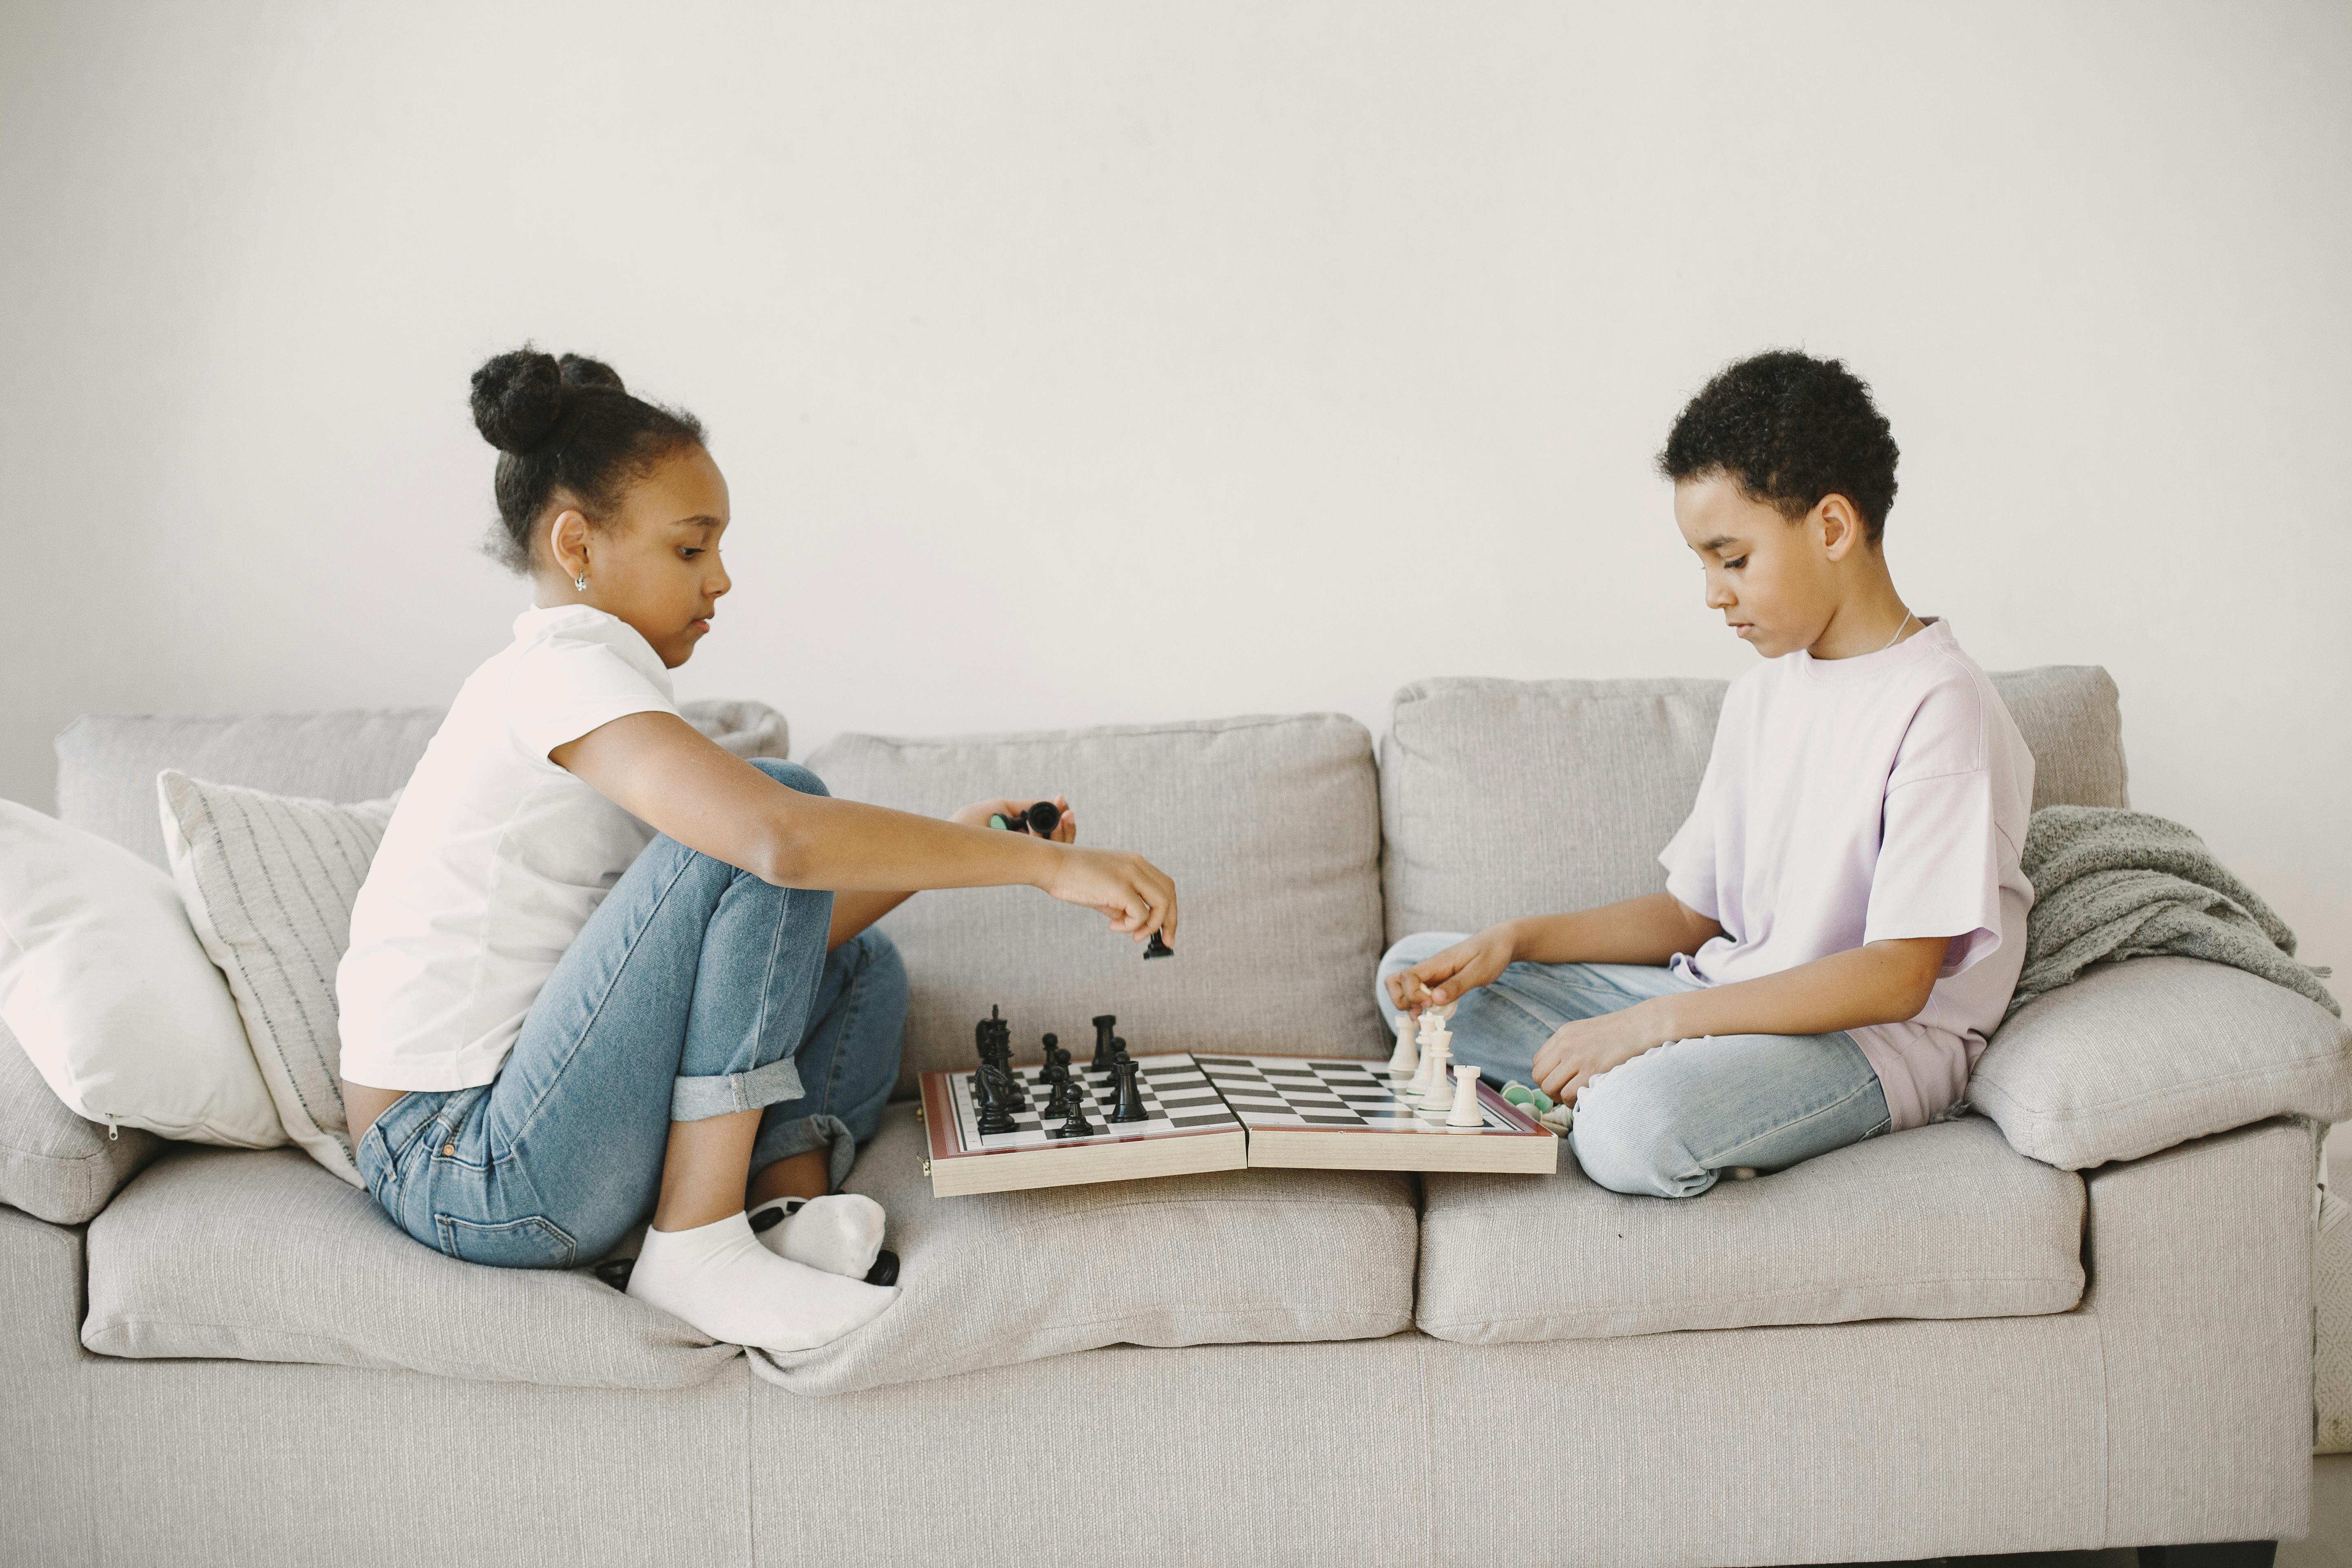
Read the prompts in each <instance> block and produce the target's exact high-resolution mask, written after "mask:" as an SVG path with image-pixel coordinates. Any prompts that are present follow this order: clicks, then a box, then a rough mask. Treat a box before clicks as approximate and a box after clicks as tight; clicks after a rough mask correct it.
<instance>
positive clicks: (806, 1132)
mask: <svg viewBox="0 0 2352 1568" xmlns="http://www.w3.org/2000/svg"><path fill="white" fill-rule="evenodd" d="M812 1149H823V1150H824V1151H825V1156H824V1166H825V1170H824V1190H825V1191H826V1192H828V1193H837V1192H839V1191H841V1184H842V1183H844V1182H845V1181H847V1180H849V1167H850V1166H852V1165H855V1164H856V1163H857V1135H856V1133H854V1132H852V1131H850V1130H849V1123H848V1122H846V1121H843V1120H842V1119H841V1118H840V1117H838V1116H826V1115H824V1114H822V1113H820V1114H818V1115H815V1116H795V1117H793V1119H792V1120H791V1121H780V1122H777V1123H775V1124H773V1125H772V1126H768V1127H762V1128H761V1129H760V1142H759V1143H758V1144H757V1145H756V1146H755V1147H754V1148H753V1149H752V1151H751V1169H752V1172H753V1173H754V1174H756V1173H759V1172H761V1171H764V1170H766V1169H767V1168H768V1167H769V1166H771V1165H772V1164H774V1163H776V1162H777V1161H779V1160H789V1159H791V1158H792V1157H793V1155H795V1154H805V1153H807V1152H809V1151H810V1150H812Z"/></svg>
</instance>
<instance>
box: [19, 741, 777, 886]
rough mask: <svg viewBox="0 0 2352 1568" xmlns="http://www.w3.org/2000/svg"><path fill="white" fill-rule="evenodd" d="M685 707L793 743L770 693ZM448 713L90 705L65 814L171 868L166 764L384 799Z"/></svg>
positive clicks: (764, 750)
mask: <svg viewBox="0 0 2352 1568" xmlns="http://www.w3.org/2000/svg"><path fill="white" fill-rule="evenodd" d="M678 710H679V711H680V712H681V713H683V714H684V715H685V716H686V719H687V721H688V722H689V723H691V724H692V725H693V726H694V727H695V728H696V729H698V730H700V731H702V732H703V733H704V734H706V735H709V736H710V737H711V738H712V739H713V740H715V741H717V742H719V744H720V745H722V746H725V747H726V748H727V749H728V750H729V751H730V752H734V753H735V754H736V755H737V756H740V757H782V756H783V755H784V754H785V753H786V752H787V749H788V743H789V741H790V736H789V734H788V733H787V731H786V730H785V727H784V721H783V716H782V714H780V713H778V712H777V711H776V710H774V709H772V708H771V707H769V706H768V705H767V704H766V703H764V702H741V701H735V702H685V703H680V704H679V705H678ZM443 711H444V710H441V709H438V708H404V709H393V710H381V711H368V710H361V709H345V710H338V711H332V712H324V713H285V714H264V715H260V716H257V717H253V718H245V719H173V718H158V717H153V716H150V715H145V714H87V715H85V716H83V717H82V718H79V719H77V720H75V721H73V722H72V723H71V724H69V725H68V726H67V727H66V730H65V732H64V733H62V734H60V735H59V736H58V742H57V748H58V816H60V817H62V818H64V819H65V820H66V821H68V822H70V823H73V824H74V825H76V826H79V827H86V828H88V829H89V831H90V832H92V833H95V834H97V835H98V836H99V837H101V838H110V839H112V840H113V841H114V842H115V843H117V844H120V845H121V846H122V847H124V848H126V849H128V850H130V851H131V853H133V854H135V855H140V856H142V857H144V858H146V859H148V860H150V861H152V862H153V863H154V864H155V865H157V866H163V865H165V864H166V863H167V862H166V860H165V858H164V854H163V835H162V833H161V832H160V831H159V827H160V824H159V823H158V821H157V818H156V816H155V775H156V774H157V773H161V772H162V771H163V769H165V768H178V769H180V770H181V771H182V772H184V773H194V774H195V775H196V776H197V777H199V778H207V779H215V780H218V781H219V782H220V783H222V784H244V785H246V786H247V787H248V788H251V789H266V790H268V791H269V792H270V793H271V794H273V795H311V796H315V797H317V798H319V799H321V800H372V799H373V798H375V797H376V796H378V795H390V794H392V793H393V792H394V790H396V789H398V788H400V786H401V785H403V784H406V783H407V782H408V775H409V774H410V773H412V772H414V771H415V767H416V759H417V758H419V757H421V756H423V755H424V754H425V742H428V741H430V740H432V739H433V732H434V731H436V730H438V729H439V728H440V727H441V716H442V713H443Z"/></svg>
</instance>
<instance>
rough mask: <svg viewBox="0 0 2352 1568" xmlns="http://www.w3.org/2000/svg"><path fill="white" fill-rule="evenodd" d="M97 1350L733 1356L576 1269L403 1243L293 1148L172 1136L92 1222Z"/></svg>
mask: <svg viewBox="0 0 2352 1568" xmlns="http://www.w3.org/2000/svg"><path fill="white" fill-rule="evenodd" d="M81 1337H82V1343H83V1344H84V1345H85V1346H87V1347H88V1348H89V1349H90V1350H92V1351H94V1352H98V1353H99V1354H100V1355H110V1356H130V1357H137V1358H150V1357H186V1356H194V1357H210V1358H215V1359H228V1360H236V1361H264V1362H269V1361H276V1362H321V1363H330V1364H333V1365H339V1366H372V1367H402V1368H406V1369H408V1370H410V1371H413V1372H426V1373H438V1374H440V1375H442V1376H446V1377H467V1378H477V1379H484V1380H489V1381H495V1382H516V1383H548V1384H572V1385H575V1386H581V1387H594V1388H682V1387H685V1386H687V1385H688V1384H697V1383H700V1382H702V1381H703V1380H704V1379H706V1378H709V1377H710V1376H712V1375H713V1374H714V1373H717V1372H718V1370H719V1367H720V1366H721V1365H722V1364H723V1363H726V1362H728V1361H730V1360H731V1359H733V1358H734V1356H735V1355H736V1354H737V1353H738V1352H737V1350H736V1348H735V1347H734V1346H732V1345H714V1344H712V1343H710V1342H709V1341H708V1340H706V1339H704V1338H703V1337H702V1336H701V1335H699V1334H698V1333H696V1332H695V1331H693V1330H692V1329H689V1328H688V1327H687V1326H686V1325H685V1324H684V1323H681V1322H679V1321H677V1319H676V1318H673V1317H671V1316H670V1315H669V1314H668V1313H667V1312H663V1311H658V1310H656V1309H654V1308H652V1307H648V1306H646V1304H645V1303H643V1302H641V1301H633V1300H630V1299H629V1298H628V1297H626V1296H625V1295H623V1294H622V1293H621V1292H619V1291H618V1290H615V1289H612V1288H611V1287H610V1286H607V1285H605V1284H604V1283H603V1282H602V1281H600V1280H598V1279H596V1277H595V1276H594V1275H593V1273H591V1272H590V1271H589V1270H588V1269H586V1268H578V1269H571V1270H562V1271H557V1270H541V1269H529V1268H484V1267H482V1266H481V1265H479V1264H474V1263H461V1262H459V1261H458V1260H457V1259H456V1258H445V1257H443V1256H442V1255H441V1254H440V1253H438V1252H436V1251H435V1250H434V1249H433V1248H431V1247H425V1246H423V1245H422V1244H420V1243H418V1242H415V1241H414V1240H411V1239H410V1238H409V1237H408V1235H407V1234H406V1233H405V1232H404V1231H402V1230H401V1229H400V1228H399V1227H398V1226H394V1224H393V1223H392V1221H391V1220H390V1219H388V1218H386V1217H385V1215H384V1213H383V1210H382V1209H380V1208H378V1207H377V1206H376V1203H375V1200H374V1199H373V1198H372V1197H370V1196H369V1195H368V1194H366V1193H364V1192H362V1191H361V1190H359V1189H358V1188H356V1187H352V1186H348V1185H346V1184H343V1183H341V1182H339V1181H337V1180H336V1179H335V1178H334V1177H333V1176H331V1175H330V1174H328V1173H327V1172H325V1171H324V1170H321V1169H320V1167H319V1166H318V1165H317V1164H315V1163H312V1162H311V1161H310V1158H309V1157H308V1156H306V1155H305V1154H303V1153H302V1152H301V1151H299V1150H298V1149H277V1150H271V1151H269V1152H266V1153H247V1152H236V1153H230V1152H225V1151H217V1150H210V1149H195V1148H187V1149H177V1150H173V1152H170V1153H168V1154H166V1155H165V1156H164V1157H163V1159H161V1160H158V1161H157V1162H156V1163H153V1164H152V1165H150V1166H149V1167H148V1168H147V1169H146V1170H145V1171H144V1172H142V1173H141V1174H140V1175H139V1176H138V1177H137V1178H136V1179H135V1180H133V1181H132V1182H131V1184H130V1185H128V1186H127V1187H125V1188H124V1189H123V1190H122V1192H121V1194H119V1195H117V1196H116V1198H115V1200H114V1201H113V1202H112V1203H111V1204H110V1205H107V1207H106V1209H105V1212H103V1213H101V1214H100V1215H99V1216H98V1217H97V1218H96V1219H94V1220H92V1221H91V1222H90V1227H89V1311H88V1314H87V1316H86V1317H85V1318H84V1320H83V1322H82V1336H81Z"/></svg>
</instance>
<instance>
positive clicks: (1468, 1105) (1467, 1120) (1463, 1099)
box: [1445, 1062, 1486, 1127]
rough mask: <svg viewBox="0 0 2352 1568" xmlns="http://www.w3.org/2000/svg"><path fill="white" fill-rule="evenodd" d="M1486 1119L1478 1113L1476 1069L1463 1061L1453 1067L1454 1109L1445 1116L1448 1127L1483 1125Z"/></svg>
mask: <svg viewBox="0 0 2352 1568" xmlns="http://www.w3.org/2000/svg"><path fill="white" fill-rule="evenodd" d="M1445 1125H1447V1126H1448V1127H1483V1126H1485V1125H1486V1118H1485V1117H1484V1116H1481V1115H1480V1114H1479V1113H1478V1069H1477V1068H1474V1067H1472V1066H1470V1065H1469V1064H1468V1063H1466V1062H1465V1063H1464V1064H1463V1065H1462V1066H1460V1067H1458V1068H1454V1109H1453V1110H1452V1111H1450V1112H1449V1113H1448V1114H1447V1115H1446V1118H1445Z"/></svg>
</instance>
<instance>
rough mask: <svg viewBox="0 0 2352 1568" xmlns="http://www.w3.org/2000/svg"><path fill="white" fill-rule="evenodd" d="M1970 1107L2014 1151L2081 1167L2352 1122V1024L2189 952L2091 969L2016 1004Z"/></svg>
mask: <svg viewBox="0 0 2352 1568" xmlns="http://www.w3.org/2000/svg"><path fill="white" fill-rule="evenodd" d="M1969 1103H1970V1104H1971V1105H1973V1106H1974V1107H1975V1108H1976V1109H1977V1110H1979V1111H1981V1112H1982V1113H1983V1114H1985V1115H1987V1116H1989V1117H1990V1118H1992V1120H1993V1121H1995V1122H1997V1123H1998V1124H1999V1125H2000V1130H2001V1132H2002V1134H2003V1135H2004V1136H2005V1137H2007V1138H2008V1140H2009V1142H2010V1146H2011V1148H2013V1149H2015V1150H2016V1151H2017V1152H2019V1153H2021V1154H2027V1155H2031V1156H2032V1158H2034V1159H2036V1160H2040V1161H2042V1162H2043V1163H2047V1164H2052V1165H2055V1166H2057V1167H2059V1168H2060V1169H2061V1170H2066V1171H2079V1170H2084V1169H2086V1168H2087V1167H2090V1166H2093V1165H2102V1164H2105V1163H2107V1162H2109V1161H2111V1160H2136V1159H2138V1158H2139V1157H2140V1156H2142V1155H2145V1154H2152V1153H2155V1152H2157V1151H2158V1150H2161V1149H2169V1148H2171V1147H2172V1146H2173V1145H2174V1144H2176V1143H2182V1142H2187V1141H2189V1139H2192V1138H2203V1137H2208V1136H2210V1135H2211V1134H2213V1133H2216V1132H2226V1131H2229V1130H2230V1129H2231V1128H2233V1127H2245V1126H2250V1125H2252V1123H2254V1122H2257V1121H2267V1120H2269V1119H2270V1118H2272V1117H2274V1116H2308V1117H2312V1118H2314V1119H2315V1120H2317V1121H2345V1120H2347V1119H2352V1029H2347V1027H2346V1026H2345V1025H2344V1024H2343V1022H2342V1021H2341V1020H2339V1019H2337V1018H2335V1017H2332V1016H2329V1014H2328V1013H2327V1011H2326V1009H2325V1008H2322V1007H2320V1006H2318V1005H2316V1004H2315V1003H2313V1002H2311V1001H2310V1000H2308V999H2307V998H2305V997H2303V996H2299V995H2297V994H2295V993H2294V992H2292V991H2289V990H2287V989H2285V988H2284V986H2279V985H2274V984H2271V983H2270V982H2269V981H2267V980H2263V979H2262V978H2260V977H2259V976H2257V975H2252V974H2249V973H2246V972H2245V971H2243V970H2240V969H2231V968H2230V967H2228V966H2227V965H2225V964H2219V963H2205V962H2203V961H2202V960H2200V959H2194V958H2135V959H2132V960H2129V961H2128V962H2126V963H2116V964H2109V965H2105V966H2101V967H2098V968H2095V969H2090V970H2085V971H2084V973H2083V977H2082V978H2081V979H2080V980H2077V981H2075V982H2074V984H2072V985H2066V986H2062V987H2061V988H2059V989H2058V990H2056V991H2053V992H2050V993H2049V994H2046V995H2043V996H2040V997H2037V998H2035V999H2034V1000H2033V1001H2032V1002H2029V1003H2027V1004H2026V1005H2024V1006H2023V1007H2021V1008H2020V1009H2018V1012H2017V1015H2016V1016H2014V1017H2012V1018H2011V1019H2010V1021H2009V1022H2008V1023H2007V1024H2006V1025H2004V1026H2002V1027H2001V1028H2000V1031H1999V1032H1998V1033H1997V1034H1995V1035H1994V1036H1993V1037H1992V1043H1991V1044H1990V1045H1989V1046H1987V1047H1985V1052H1984V1056H1983V1058H1981V1059H1980V1060H1979V1062H1978V1063H1977V1068H1976V1071H1975V1073H1974V1074H1973V1075H1972V1076H1971V1077H1970V1079H1969Z"/></svg>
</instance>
